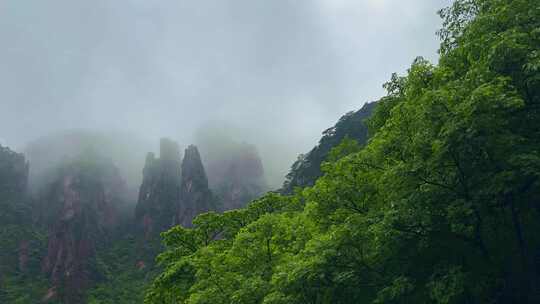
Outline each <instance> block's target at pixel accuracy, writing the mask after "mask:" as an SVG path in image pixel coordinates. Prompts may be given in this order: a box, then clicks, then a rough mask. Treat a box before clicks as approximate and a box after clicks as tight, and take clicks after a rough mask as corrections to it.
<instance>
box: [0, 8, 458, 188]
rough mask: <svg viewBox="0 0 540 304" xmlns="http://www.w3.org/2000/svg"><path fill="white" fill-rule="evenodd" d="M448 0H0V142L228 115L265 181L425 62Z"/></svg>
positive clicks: (186, 133) (161, 128) (182, 135)
mask: <svg viewBox="0 0 540 304" xmlns="http://www.w3.org/2000/svg"><path fill="white" fill-rule="evenodd" d="M412 2H414V5H411V3H412ZM449 2H450V1H449V0H429V1H392V0H369V1H354V0H314V1H285V0H279V1H247V0H245V1H232V0H227V1H172V0H166V1H155V0H153V1H148V0H145V1H141V0H128V1H121V2H119V1H106V0H97V1H91V2H88V1H67V0H52V1H46V2H45V1H37V0H31V1H15V0H8V1H2V3H1V4H0V41H1V42H0V43H1V46H2V47H0V66H2V69H0V113H1V119H0V129H2V130H3V131H2V134H0V144H3V145H8V146H10V147H12V148H13V149H16V150H18V151H23V150H24V148H25V146H26V144H27V143H28V142H29V141H32V140H35V139H36V138H39V137H41V136H48V135H50V134H54V133H57V132H64V130H66V129H68V130H72V129H91V130H97V131H100V132H106V133H109V132H111V130H115V131H114V132H117V131H119V132H129V133H132V134H135V135H136V136H138V137H140V138H141V139H142V141H146V142H151V143H155V142H157V139H158V138H160V137H162V136H167V137H170V138H172V139H174V140H176V141H178V142H179V143H180V144H181V145H183V146H187V145H188V144H190V143H191V142H194V141H195V139H194V138H193V136H194V134H195V133H196V132H197V130H198V129H199V128H200V127H201V126H205V125H208V124H213V125H216V124H217V125H219V126H223V125H225V126H228V127H227V128H225V129H226V130H232V131H231V132H232V134H231V135H232V137H233V138H234V140H235V141H237V142H246V143H249V144H254V145H256V146H257V148H258V150H259V153H260V154H261V159H262V161H263V163H264V166H265V169H266V170H265V171H266V175H267V181H268V183H269V185H270V186H272V187H274V188H275V187H277V186H279V185H280V184H281V182H282V181H283V177H284V175H285V174H286V172H287V170H288V166H289V164H290V163H292V162H293V161H294V160H295V159H296V156H297V155H298V154H299V153H302V152H304V151H308V150H309V149H311V147H312V144H313V143H314V142H316V141H317V140H318V138H319V137H320V133H321V131H322V130H324V129H326V128H327V127H328V126H330V125H332V124H333V123H334V122H335V121H336V120H337V119H338V118H339V117H340V116H341V115H342V114H343V113H345V112H347V111H350V110H357V109H359V108H360V107H361V105H362V104H363V103H364V102H367V101H373V100H376V99H378V98H379V97H380V96H381V95H383V93H384V91H383V89H382V88H381V83H383V82H384V81H386V80H387V79H388V77H389V75H390V74H391V73H392V72H396V71H397V72H403V71H404V70H405V69H406V67H407V66H408V65H409V64H410V63H411V61H412V58H414V57H416V56H418V55H422V56H425V57H426V58H429V59H432V60H434V61H436V51H437V48H438V42H437V39H436V38H435V36H434V33H435V31H436V30H437V29H438V28H440V20H439V18H438V17H437V16H436V14H435V12H436V11H437V10H438V9H440V8H442V7H444V6H446V5H447V4H449ZM285 130H286V133H285ZM285 134H286V136H284V135H285ZM156 148H157V147H152V149H146V150H153V151H156V150H157V149H156ZM141 153H142V152H141ZM138 159H142V158H140V157H139V158H138Z"/></svg>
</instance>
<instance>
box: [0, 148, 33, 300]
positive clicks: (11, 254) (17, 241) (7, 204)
mask: <svg viewBox="0 0 540 304" xmlns="http://www.w3.org/2000/svg"><path fill="white" fill-rule="evenodd" d="M27 183H28V162H27V161H26V159H25V157H24V155H22V154H19V153H16V152H14V151H12V150H11V149H9V148H7V147H3V146H0V244H1V245H0V248H1V249H0V303H3V301H5V299H4V298H3V292H2V291H3V280H4V278H5V277H7V276H9V275H11V274H13V273H16V272H19V273H26V272H27V268H28V263H29V258H30V254H29V252H28V250H29V247H30V244H31V242H32V243H33V241H34V240H33V237H32V235H33V233H32V229H31V228H32V222H31V221H32V217H31V208H30V205H29V204H28V197H27Z"/></svg>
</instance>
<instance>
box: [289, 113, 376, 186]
mask: <svg viewBox="0 0 540 304" xmlns="http://www.w3.org/2000/svg"><path fill="white" fill-rule="evenodd" d="M376 104H377V103H376V102H371V103H366V104H365V105H364V106H363V107H362V108H361V109H360V110H358V111H356V112H349V113H347V114H345V115H343V116H342V117H341V118H340V119H339V121H338V122H337V123H336V124H335V125H334V126H333V127H332V128H329V129H327V130H325V131H324V132H323V133H322V134H323V136H322V138H321V140H320V141H319V144H318V145H317V146H315V147H314V148H313V149H312V150H311V151H309V152H308V153H307V154H302V155H300V156H299V157H298V160H297V161H296V162H294V164H293V165H292V166H291V170H290V171H289V173H288V174H287V177H286V180H285V183H284V184H283V188H282V192H284V193H291V192H292V191H293V190H294V188H295V187H306V186H312V185H313V184H314V183H315V181H316V180H317V178H319V177H321V175H322V171H321V164H322V163H323V162H324V161H325V160H326V159H327V157H328V154H329V153H330V151H331V150H332V148H334V147H336V146H337V145H339V144H340V143H341V141H342V140H343V139H345V138H346V137H348V138H350V139H354V140H356V141H357V142H358V144H360V145H361V146H363V145H365V144H366V143H367V139H368V127H367V125H366V123H365V120H366V119H367V118H369V117H370V116H371V115H372V113H373V110H374V109H375V106H376Z"/></svg>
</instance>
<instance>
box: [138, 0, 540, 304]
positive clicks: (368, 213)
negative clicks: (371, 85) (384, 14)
mask: <svg viewBox="0 0 540 304" xmlns="http://www.w3.org/2000/svg"><path fill="white" fill-rule="evenodd" d="M441 17H442V18H443V21H444V27H443V28H442V29H441V30H440V32H439V33H438V35H439V37H440V39H441V47H440V60H439V63H438V64H433V63H430V62H428V61H426V60H424V59H423V58H417V59H416V60H415V61H414V63H413V64H412V66H411V67H410V69H409V71H408V73H407V74H406V75H404V76H398V75H393V76H392V78H391V80H390V81H389V82H388V83H386V84H385V88H386V89H387V91H388V95H387V96H385V97H384V98H382V99H381V100H380V101H378V104H377V106H376V108H375V112H374V114H373V116H372V117H371V118H370V119H369V122H368V124H369V134H370V139H369V141H368V143H367V145H366V146H365V147H363V148H360V147H359V145H357V144H354V142H353V141H351V140H345V141H343V142H342V143H341V144H340V145H339V146H337V147H335V148H333V149H332V151H331V152H330V156H331V157H329V158H327V160H328V161H327V162H325V163H324V164H323V166H322V170H323V172H324V176H322V177H321V178H319V179H318V180H317V181H316V182H315V184H314V185H313V186H312V187H306V188H297V189H296V191H295V193H294V194H291V195H280V194H278V193H269V194H267V195H265V196H264V197H262V198H260V199H258V200H256V201H254V202H252V203H251V204H250V205H249V206H248V207H247V208H244V209H240V210H234V211H228V212H225V213H223V214H218V213H207V214H203V215H200V216H198V217H197V218H196V219H195V222H194V223H195V227H194V228H193V229H185V228H182V227H174V228H172V229H171V230H169V231H168V232H166V233H164V234H163V240H164V243H165V245H166V248H167V249H166V251H165V252H163V253H162V254H160V255H159V257H158V261H159V263H160V264H161V265H163V267H164V268H165V269H164V271H163V272H162V273H161V274H160V275H159V276H158V277H157V279H156V280H155V281H154V283H153V284H152V287H151V288H150V289H149V291H148V292H147V294H146V297H145V303H265V304H270V303H272V304H277V303H283V304H285V303H538V302H540V281H539V280H540V237H539V236H538V233H537V231H538V229H539V228H540V205H539V203H540V181H539V177H540V108H539V105H540V73H539V71H540V3H539V2H538V1H533V0H458V1H456V2H455V3H454V4H453V5H452V6H451V7H449V8H446V9H443V10H442V11H441Z"/></svg>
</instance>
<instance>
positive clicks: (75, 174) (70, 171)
mask: <svg viewBox="0 0 540 304" xmlns="http://www.w3.org/2000/svg"><path fill="white" fill-rule="evenodd" d="M125 189H126V187H125V183H124V181H123V180H122V178H121V177H120V175H119V172H118V169H117V168H116V167H115V166H114V165H113V164H112V163H110V162H108V161H106V160H102V159H98V158H94V157H93V156H90V157H88V156H86V157H82V158H81V159H79V160H76V161H73V162H71V163H69V164H66V165H64V166H63V167H62V168H61V169H59V171H58V175H57V178H56V180H55V182H54V183H53V184H52V185H50V188H49V191H48V193H47V194H45V197H44V198H43V204H46V208H44V210H46V211H45V213H46V214H45V215H44V219H45V222H46V224H47V227H48V230H49V233H48V246H47V253H46V256H45V258H44V259H43V264H42V267H43V271H44V272H45V273H46V274H47V276H48V277H49V279H50V282H51V289H50V290H49V292H48V294H47V295H46V299H50V298H58V299H60V300H61V301H62V303H66V304H70V303H82V302H83V299H82V296H83V291H84V289H85V288H87V287H88V286H89V285H90V284H91V282H92V281H94V280H95V278H97V277H98V276H99V275H100V274H99V273H98V271H97V268H96V261H95V254H96V250H97V249H98V248H99V247H100V246H105V245H106V242H107V239H108V238H109V237H110V235H111V233H112V232H113V229H114V228H115V226H116V225H117V224H118V217H117V208H116V207H117V206H118V205H120V204H121V203H122V200H123V199H124V197H125V195H126V193H125V191H126V190H125Z"/></svg>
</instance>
